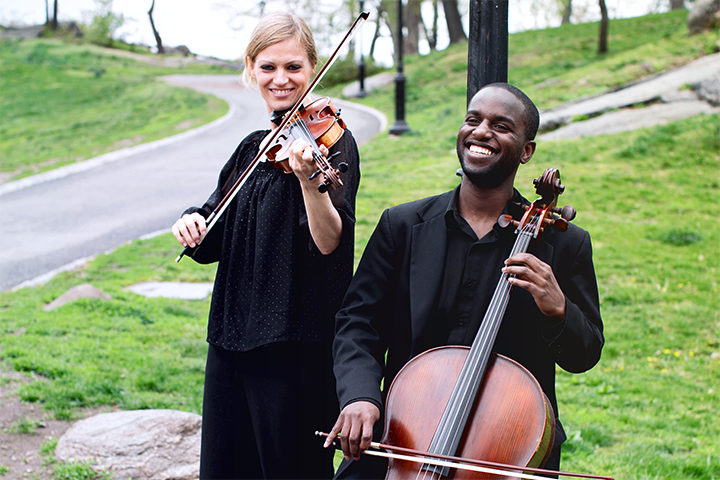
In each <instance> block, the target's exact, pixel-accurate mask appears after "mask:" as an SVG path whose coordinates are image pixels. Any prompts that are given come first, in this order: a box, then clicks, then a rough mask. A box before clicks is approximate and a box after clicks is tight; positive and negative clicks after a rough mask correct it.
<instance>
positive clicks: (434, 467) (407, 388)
mask: <svg viewBox="0 0 720 480" xmlns="http://www.w3.org/2000/svg"><path fill="white" fill-rule="evenodd" d="M534 183H535V190H536V192H537V193H538V194H539V195H540V198H538V199H537V200H535V201H534V202H533V203H532V204H530V205H528V206H525V207H524V208H525V213H524V215H523V217H522V219H521V220H520V221H516V220H514V219H513V218H512V217H511V216H509V215H502V216H501V217H500V218H499V219H498V223H499V225H500V226H501V227H508V226H510V225H514V226H515V227H516V230H515V233H516V235H517V237H516V240H515V243H514V245H513V247H512V251H511V253H510V256H511V257H512V256H513V255H516V254H518V253H523V252H525V251H527V248H528V246H529V244H530V242H531V241H533V240H537V239H538V238H539V237H540V236H541V234H542V232H543V230H544V229H545V228H547V227H549V226H552V227H554V228H556V229H557V230H559V231H565V230H567V228H568V222H569V221H571V220H572V219H573V218H574V217H575V213H576V212H575V209H574V208H573V207H570V206H565V207H563V208H558V207H557V198H558V196H559V195H560V194H561V193H562V192H563V191H564V189H565V187H564V186H563V185H562V183H561V181H560V174H559V171H558V170H557V169H552V168H551V169H548V170H546V171H545V172H544V173H543V175H542V176H541V177H540V178H537V179H535V180H534ZM558 215H559V216H558ZM509 276H510V274H507V273H502V274H501V277H500V280H499V282H498V284H497V286H496V288H495V291H494V293H493V296H492V299H491V301H490V304H489V307H488V310H487V312H486V313H485V316H484V317H483V320H482V323H481V324H480V328H479V330H478V332H477V335H476V336H475V339H474V341H473V343H472V345H471V346H470V347H464V346H444V347H437V348H434V349H431V350H428V351H426V352H423V353H421V354H419V355H417V356H416V357H414V358H413V359H411V360H410V361H409V362H408V363H407V364H406V365H405V366H404V367H403V368H402V369H401V370H400V372H398V374H397V375H396V377H395V379H394V380H393V383H392V384H391V386H390V388H389V390H388V394H387V399H386V402H385V416H384V418H385V420H384V430H383V431H384V433H383V437H382V440H381V441H380V442H378V443H375V444H373V445H372V446H373V447H375V448H374V449H371V450H366V451H365V452H364V453H365V454H369V455H377V456H383V457H387V458H388V459H389V460H388V470H387V475H386V479H392V480H394V479H410V478H417V479H420V478H423V479H425V478H428V479H439V478H452V479H484V478H493V479H504V478H528V479H540V478H541V477H539V476H537V475H533V474H532V473H541V474H554V475H566V476H576V477H585V478H604V479H608V478H611V477H602V476H596V475H589V474H573V473H567V472H555V471H550V470H544V469H542V468H540V467H541V466H542V464H543V463H544V461H545V459H546V457H547V455H548V454H549V452H550V450H551V448H552V445H553V440H554V433H555V414H554V412H553V409H552V406H551V404H550V402H549V400H548V399H547V397H546V396H545V394H544V392H543V391H542V389H541V387H540V384H539V383H538V382H537V380H536V379H535V377H533V375H532V374H531V373H530V372H529V371H528V370H527V369H526V368H525V367H523V366H522V365H520V364H519V363H518V362H516V361H514V360H512V359H510V358H507V357H505V356H503V355H499V354H496V353H494V352H493V351H492V350H493V346H494V343H495V339H496V337H497V334H498V332H499V330H500V325H501V322H502V319H503V316H504V314H505V311H506V309H507V305H508V301H509V295H510V290H511V287H512V285H511V284H510V282H509V281H508V278H509ZM320 435H326V434H320ZM529 472H532V473H529Z"/></svg>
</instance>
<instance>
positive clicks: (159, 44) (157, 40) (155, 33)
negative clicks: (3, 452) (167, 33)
mask: <svg viewBox="0 0 720 480" xmlns="http://www.w3.org/2000/svg"><path fill="white" fill-rule="evenodd" d="M154 9H155V0H152V4H151V5H150V10H148V17H150V27H152V31H153V36H154V37H155V43H156V44H157V49H158V53H165V49H164V48H163V44H162V38H160V33H159V32H158V31H157V29H156V28H155V22H154V21H153V10H154Z"/></svg>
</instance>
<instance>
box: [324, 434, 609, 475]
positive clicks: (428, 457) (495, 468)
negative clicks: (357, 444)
mask: <svg viewBox="0 0 720 480" xmlns="http://www.w3.org/2000/svg"><path fill="white" fill-rule="evenodd" d="M315 435H316V436H318V437H327V436H328V434H327V433H324V432H315ZM337 441H338V439H335V440H334V441H333V446H335V448H338V446H337V443H336V442H337ZM370 448H373V449H375V450H369V449H368V450H365V451H364V452H363V453H364V454H366V455H372V456H376V457H383V458H392V459H396V460H405V461H408V462H415V463H423V464H428V465H437V466H440V467H449V468H457V469H461V470H470V471H475V472H482V473H490V474H495V475H505V476H507V475H508V474H511V475H512V476H513V477H516V478H524V479H528V480H547V477H539V476H537V475H533V474H532V473H539V474H545V475H562V476H566V477H576V478H593V479H599V480H615V479H614V478H613V477H608V476H603V475H593V474H589V473H573V472H561V471H557V470H548V469H544V468H533V467H521V466H518V465H509V464H506V463H498V462H488V461H485V460H476V459H473V458H463V457H454V456H450V455H440V454H436V453H430V452H424V451H422V450H415V449H412V448H406V447H397V446H394V445H386V444H384V443H379V442H371V443H370ZM383 450H387V451H383ZM391 452H399V453H391ZM525 472H532V473H525Z"/></svg>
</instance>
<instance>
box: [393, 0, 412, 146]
mask: <svg viewBox="0 0 720 480" xmlns="http://www.w3.org/2000/svg"><path fill="white" fill-rule="evenodd" d="M397 4H398V33H397V45H396V48H397V74H396V75H395V121H394V122H393V124H392V125H390V133H391V134H393V135H402V134H403V133H405V132H409V131H410V126H409V125H408V124H407V123H405V74H404V73H403V17H402V10H403V2H402V0H397Z"/></svg>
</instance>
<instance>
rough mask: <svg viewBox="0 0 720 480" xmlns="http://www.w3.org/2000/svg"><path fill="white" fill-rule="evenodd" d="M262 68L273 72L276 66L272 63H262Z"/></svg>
mask: <svg viewBox="0 0 720 480" xmlns="http://www.w3.org/2000/svg"><path fill="white" fill-rule="evenodd" d="M260 69H261V70H263V71H265V72H272V71H273V70H275V67H274V66H272V65H261V66H260Z"/></svg>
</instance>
